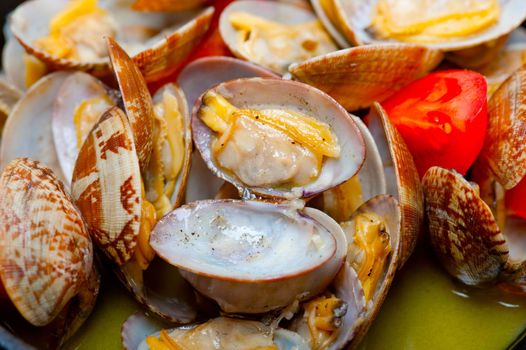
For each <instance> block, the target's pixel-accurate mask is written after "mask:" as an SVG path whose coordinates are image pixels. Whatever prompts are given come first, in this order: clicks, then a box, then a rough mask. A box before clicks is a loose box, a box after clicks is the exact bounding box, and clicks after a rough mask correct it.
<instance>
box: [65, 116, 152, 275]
mask: <svg viewBox="0 0 526 350" xmlns="http://www.w3.org/2000/svg"><path fill="white" fill-rule="evenodd" d="M71 194H72V197H73V199H74V201H75V204H76V205H77V207H78V208H79V209H80V211H81V212H82V214H83V216H84V218H85V220H86V223H87V225H88V229H89V231H90V234H91V237H92V238H93V240H94V241H95V243H96V244H97V245H98V246H99V247H100V248H101V249H102V250H103V251H104V252H105V253H106V254H107V255H108V256H109V257H110V258H111V259H112V260H113V261H114V262H116V263H117V264H119V265H122V264H124V263H125V262H126V261H128V260H129V259H130V258H131V257H132V254H133V251H134V249H135V246H136V244H137V235H138V233H139V226H140V215H141V204H142V197H141V175H140V170H139V160H138V157H137V152H136V150H135V144H134V142H133V133H132V130H131V127H130V125H129V124H128V120H127V119H126V116H125V115H124V113H123V112H122V111H121V110H120V109H118V108H117V107H112V108H110V109H108V110H107V111H106V112H105V113H104V114H103V115H102V117H101V118H100V120H99V122H98V123H97V124H96V125H95V126H94V128H93V129H92V131H91V133H90V135H89V136H88V138H87V139H86V141H85V142H84V145H83V146H82V148H81V150H80V153H79V156H78V158H77V162H76V164H75V169H74V170H73V180H72V183H71Z"/></svg>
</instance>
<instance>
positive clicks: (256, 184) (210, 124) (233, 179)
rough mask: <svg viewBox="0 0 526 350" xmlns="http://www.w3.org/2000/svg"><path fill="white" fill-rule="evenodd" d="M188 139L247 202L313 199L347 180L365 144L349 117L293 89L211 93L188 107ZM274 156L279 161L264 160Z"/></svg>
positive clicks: (242, 84)
mask: <svg viewBox="0 0 526 350" xmlns="http://www.w3.org/2000/svg"><path fill="white" fill-rule="evenodd" d="M216 122H217V123H218V124H216ZM240 123H241V124H240ZM227 128H228V129H227ZM250 130H252V131H250ZM192 133H193V136H194V142H195V145H196V147H197V149H198V150H199V152H200V153H201V156H202V157H203V159H204V160H205V162H206V163H207V165H208V167H209V168H210V169H211V170H212V172H214V174H216V175H217V176H218V177H220V178H222V179H224V180H226V181H228V182H230V183H232V184H234V185H235V186H236V187H237V188H238V189H239V190H240V192H245V193H246V194H248V195H250V194H254V195H257V196H263V197H274V198H289V199H290V198H307V197H311V196H313V195H315V194H317V193H320V192H323V191H324V190H326V189H328V188H331V187H334V186H336V185H338V184H340V183H342V182H344V181H346V180H348V179H349V178H351V177H352V176H353V175H355V174H356V173H357V172H358V170H359V169H360V168H361V166H362V163H363V161H364V158H365V147H364V141H363V137H362V135H361V133H360V131H359V129H358V127H357V126H356V124H355V122H354V121H353V120H352V119H351V118H350V117H349V116H348V114H347V112H345V110H344V109H343V108H342V107H341V106H340V105H338V104H337V103H336V102H335V101H334V100H332V99H331V98H330V97H328V96H327V95H325V94H324V93H322V92H321V91H319V90H317V89H315V88H312V87H310V86H308V85H305V84H301V83H297V82H292V81H284V80H276V79H261V78H253V79H238V80H233V81H230V82H226V83H222V84H219V85H217V86H216V87H214V88H212V89H210V90H208V91H207V92H205V93H204V94H203V96H202V97H201V99H200V100H199V101H198V102H197V103H196V105H195V106H194V113H193V117H192ZM247 133H249V134H250V135H251V136H250V142H248V140H249V139H247V138H246V136H247V135H248V134H247ZM255 135H257V137H255ZM231 136H232V137H231ZM247 142H248V143H247ZM274 151H276V152H278V153H277V154H280V157H273V158H270V156H271V154H272V152H274ZM254 152H256V153H254ZM236 162H237V163H236ZM291 162H292V163H291ZM256 169H258V171H255V170H256Z"/></svg>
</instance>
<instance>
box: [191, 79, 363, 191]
mask: <svg viewBox="0 0 526 350" xmlns="http://www.w3.org/2000/svg"><path fill="white" fill-rule="evenodd" d="M210 91H214V92H217V93H218V94H220V95H222V96H224V97H225V98H227V99H228V100H229V102H230V103H232V104H233V105H234V106H236V107H238V108H256V109H257V108H262V107H263V108H285V109H288V110H292V111H297V112H300V113H303V114H307V115H309V116H311V117H314V118H316V119H319V120H320V121H323V122H325V123H327V124H329V125H330V126H331V129H332V131H333V132H334V133H335V134H336V136H337V138H338V140H339V143H340V147H341V155H340V158H338V159H335V158H330V159H326V160H325V161H324V165H323V167H322V170H321V172H320V175H319V177H318V178H317V179H316V180H315V181H314V182H312V183H310V184H307V185H305V186H301V187H296V188H292V189H291V190H289V191H287V190H281V189H275V188H261V187H256V188H251V187H248V186H245V185H244V184H242V183H240V181H239V180H238V179H237V178H234V177H233V176H231V175H229V174H227V173H226V172H224V171H222V170H221V169H220V168H219V166H218V165H217V164H216V162H215V159H214V157H213V155H212V152H211V147H210V144H211V141H212V131H211V130H210V129H209V128H208V127H207V126H206V125H205V124H204V123H203V122H202V121H201V119H200V118H199V117H198V116H197V113H198V111H199V108H201V106H202V101H201V100H199V101H198V102H197V103H196V104H195V106H194V110H193V116H192V133H193V137H194V142H195V145H196V147H197V149H198V150H199V152H200V153H201V156H202V157H203V159H204V160H205V162H206V163H207V165H208V167H209V169H210V170H212V172H213V173H214V174H216V176H218V177H220V178H222V179H224V180H226V181H228V182H230V183H232V184H234V185H235V186H236V187H238V188H239V189H240V190H243V189H248V190H249V191H250V192H252V193H254V194H256V195H259V196H263V197H278V198H293V197H296V198H297V197H301V198H307V197H311V196H313V195H315V194H317V193H320V192H323V191H324V190H326V189H328V188H331V187H334V186H337V185H339V184H341V183H342V182H344V181H346V180H347V179H349V178H351V177H352V176H353V175H355V174H356V173H357V172H358V171H359V170H360V168H361V166H362V163H363V161H364V158H365V145H364V141H363V137H362V135H361V133H360V131H359V129H358V127H357V126H356V124H355V123H354V121H353V120H352V119H351V118H350V117H349V116H348V114H347V112H345V110H344V109H343V108H342V107H341V106H340V105H339V104H337V103H336V102H335V101H334V100H333V99H331V98H330V97H329V96H327V95H325V94H324V93H323V92H321V91H319V90H317V89H315V88H313V87H310V86H308V85H306V84H302V83H298V82H293V81H286V80H277V79H261V78H252V79H238V80H232V81H229V82H226V83H222V84H219V85H217V86H215V87H214V88H213V89H211V90H210Z"/></svg>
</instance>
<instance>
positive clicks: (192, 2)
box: [132, 0, 211, 12]
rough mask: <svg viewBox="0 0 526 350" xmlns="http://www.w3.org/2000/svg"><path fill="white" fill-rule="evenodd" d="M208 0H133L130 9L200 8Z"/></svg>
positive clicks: (183, 9)
mask: <svg viewBox="0 0 526 350" xmlns="http://www.w3.org/2000/svg"><path fill="white" fill-rule="evenodd" d="M210 2H211V1H210V0H186V1H173V0H135V2H134V3H133V4H132V9H134V10H136V11H154V12H160V11H163V12H176V11H188V10H194V9H197V8H200V7H202V6H205V5H206V4H208V3H210Z"/></svg>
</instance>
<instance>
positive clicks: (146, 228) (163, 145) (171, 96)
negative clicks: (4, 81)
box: [72, 39, 196, 323]
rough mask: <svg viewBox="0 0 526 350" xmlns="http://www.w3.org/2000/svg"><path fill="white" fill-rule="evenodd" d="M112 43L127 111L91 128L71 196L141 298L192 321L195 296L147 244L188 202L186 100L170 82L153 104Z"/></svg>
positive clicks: (179, 318)
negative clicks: (162, 280)
mask: <svg viewBox="0 0 526 350" xmlns="http://www.w3.org/2000/svg"><path fill="white" fill-rule="evenodd" d="M108 40H109V41H108V43H109V51H110V55H111V58H112V63H113V67H114V69H115V74H116V76H117V80H118V81H119V84H120V88H121V92H122V96H123V102H124V106H125V108H126V111H127V114H124V112H123V111H122V110H120V109H119V108H118V107H112V108H110V109H108V110H107V111H105V112H104V114H103V115H102V117H101V119H100V120H99V121H98V123H97V124H96V125H95V126H94V128H93V129H92V130H91V132H90V134H89V136H88V138H87V139H86V141H85V142H84V144H83V146H82V148H81V150H80V153H79V157H78V159H77V162H76V164H75V169H74V171H73V180H72V196H73V198H74V199H75V202H76V204H77V206H78V207H79V208H80V210H81V212H82V213H83V215H84V217H85V218H86V221H87V223H88V228H89V231H90V233H91V235H92V237H93V239H94V241H95V243H96V244H97V245H98V246H99V248H101V249H102V250H103V251H104V253H105V254H106V255H107V256H108V258H109V260H110V261H111V262H110V264H111V265H113V266H114V270H115V271H116V273H117V275H118V276H119V278H120V279H121V280H122V281H123V283H124V284H125V286H126V287H127V288H128V289H129V290H130V291H131V292H132V294H133V295H134V296H135V298H136V299H137V300H138V301H139V302H141V303H143V304H144V305H145V306H147V307H148V308H149V309H150V310H151V311H153V312H155V313H157V314H159V315H161V316H162V317H165V318H166V319H169V320H172V321H178V322H184V323H186V322H190V321H192V320H193V319H194V318H195V317H196V310H195V297H194V295H193V293H192V291H191V290H189V287H188V286H187V284H186V282H184V281H183V280H182V279H181V278H180V277H179V273H178V271H177V270H176V269H174V268H172V267H171V266H169V265H167V264H163V263H162V262H161V261H159V260H155V259H154V258H155V253H154V252H153V251H152V250H151V248H150V245H149V243H148V239H149V235H150V231H151V228H152V227H153V226H154V225H155V223H156V221H157V219H158V218H160V217H161V216H163V215H164V214H166V213H167V212H168V211H170V210H171V209H172V208H173V207H174V206H178V205H179V204H180V203H181V202H182V200H183V197H184V192H185V186H186V178H187V175H188V171H189V167H190V151H191V137H190V136H191V135H190V117H189V112H188V108H187V106H186V99H185V97H184V94H183V93H182V92H181V90H180V89H179V88H178V87H177V86H175V85H167V86H165V87H163V88H162V89H161V90H160V91H159V92H158V94H156V96H154V99H153V100H152V98H151V96H150V95H149V92H148V90H147V88H146V83H145V81H144V79H143V77H142V76H141V74H140V72H139V71H138V69H137V67H136V66H135V64H134V63H133V61H132V60H131V59H130V57H129V56H128V55H127V54H126V53H125V52H124V51H123V50H122V49H121V48H120V47H119V46H118V44H116V43H115V42H114V41H112V40H111V39H108ZM141 160H142V161H141ZM92 198H98V200H97V201H93V200H92ZM152 271H156V273H158V274H163V275H164V274H166V275H167V276H170V278H169V279H170V280H171V283H172V285H171V287H170V288H168V292H166V290H164V291H163V288H156V286H158V283H155V280H153V282H152V273H153V272H152ZM177 280H179V281H180V282H176V281H177ZM174 306H177V307H174Z"/></svg>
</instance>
